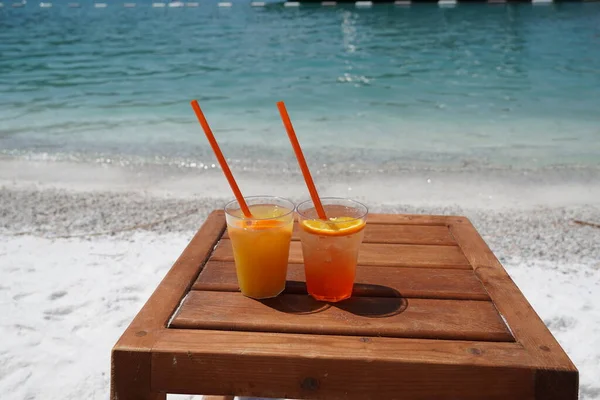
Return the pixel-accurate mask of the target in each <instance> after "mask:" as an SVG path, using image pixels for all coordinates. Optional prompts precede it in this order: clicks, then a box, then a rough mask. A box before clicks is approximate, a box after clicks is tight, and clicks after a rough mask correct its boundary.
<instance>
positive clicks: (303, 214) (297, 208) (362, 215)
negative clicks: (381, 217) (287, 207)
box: [296, 196, 369, 221]
mask: <svg viewBox="0 0 600 400" xmlns="http://www.w3.org/2000/svg"><path fill="white" fill-rule="evenodd" d="M320 199H321V201H323V200H344V201H348V202H350V203H354V204H356V205H357V206H359V207H362V208H364V212H363V213H362V214H360V216H358V217H354V218H352V219H351V220H349V221H356V220H358V219H365V217H366V216H367V215H368V214H369V207H367V206H366V204H363V203H361V202H360V201H358V200H354V199H351V198H349V197H332V196H330V197H321V198H320ZM307 203H312V204H313V206H314V203H313V201H312V199H308V200H304V201H301V202H300V203H298V205H297V206H296V213H298V214H299V215H301V216H302V217H303V218H304V219H310V220H317V219H319V218H311V217H308V216H307V215H306V213H303V212H301V211H300V206H302V205H303V204H307ZM313 208H314V207H313ZM356 208H358V207H356Z"/></svg>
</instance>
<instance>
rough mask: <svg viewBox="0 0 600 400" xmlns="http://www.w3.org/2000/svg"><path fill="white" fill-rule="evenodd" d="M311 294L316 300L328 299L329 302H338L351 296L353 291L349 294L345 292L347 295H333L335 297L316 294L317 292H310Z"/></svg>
mask: <svg viewBox="0 0 600 400" xmlns="http://www.w3.org/2000/svg"><path fill="white" fill-rule="evenodd" d="M309 294H310V295H311V297H312V298H313V299H315V300H318V301H326V302H328V303H337V302H339V301H342V300H346V299H349V298H350V296H352V293H348V294H345V295H342V296H333V297H332V296H319V295H316V294H313V293H309Z"/></svg>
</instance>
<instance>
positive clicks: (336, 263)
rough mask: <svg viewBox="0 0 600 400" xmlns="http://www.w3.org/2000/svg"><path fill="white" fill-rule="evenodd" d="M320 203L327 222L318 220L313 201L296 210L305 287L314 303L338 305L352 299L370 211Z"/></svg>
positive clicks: (347, 203)
mask: <svg viewBox="0 0 600 400" xmlns="http://www.w3.org/2000/svg"><path fill="white" fill-rule="evenodd" d="M321 202H322V203H323V208H324V209H325V214H326V215H327V218H328V219H327V220H322V219H319V217H318V215H317V211H316V209H315V206H314V204H313V202H312V201H311V200H308V201H305V202H303V203H300V204H299V205H298V207H297V212H298V222H299V224H300V241H301V242H302V255H303V258H304V272H305V274H306V287H307V290H308V293H309V294H310V295H311V296H312V297H314V298H315V299H317V300H322V301H329V302H336V301H341V300H344V299H347V298H349V297H350V296H351V295H352V287H353V286H354V278H355V276H356V263H357V261H358V251H359V247H360V244H361V242H362V240H363V236H364V228H365V225H366V222H367V214H368V209H367V207H366V206H365V205H364V204H361V203H359V202H358V201H354V200H350V199H343V198H333V197H329V198H328V197H325V198H322V199H321Z"/></svg>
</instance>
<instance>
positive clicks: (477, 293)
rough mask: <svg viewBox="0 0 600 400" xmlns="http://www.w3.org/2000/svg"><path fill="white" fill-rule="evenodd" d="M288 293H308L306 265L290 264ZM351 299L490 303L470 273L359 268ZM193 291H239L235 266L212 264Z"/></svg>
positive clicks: (205, 269) (209, 263)
mask: <svg viewBox="0 0 600 400" xmlns="http://www.w3.org/2000/svg"><path fill="white" fill-rule="evenodd" d="M287 278H288V280H287V285H286V290H285V293H296V294H306V293H307V292H306V283H305V277H304V265H302V264H289V265H288V274H287ZM355 282H356V283H355V285H354V291H353V292H352V296H369V297H397V296H402V297H406V298H425V299H427V298H429V299H455V300H489V296H488V295H487V292H486V291H485V289H484V288H483V285H482V284H481V282H479V279H477V277H476V276H475V274H474V273H473V271H471V270H460V269H437V268H425V269H424V268H408V267H403V268H389V267H370V266H360V265H359V266H358V267H357V272H356V280H355ZM192 289H193V290H212V291H225V292H237V291H239V286H238V282H237V276H236V271H235V264H234V263H233V262H231V261H209V262H208V263H207V264H206V266H205V267H204V268H203V270H202V272H201V273H200V275H199V276H198V279H197V280H196V282H195V283H194V285H193V286H192Z"/></svg>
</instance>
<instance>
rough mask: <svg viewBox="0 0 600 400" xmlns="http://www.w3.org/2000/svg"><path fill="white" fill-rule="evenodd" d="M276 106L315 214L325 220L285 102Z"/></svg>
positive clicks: (325, 217) (323, 210) (323, 211)
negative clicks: (315, 211)
mask: <svg viewBox="0 0 600 400" xmlns="http://www.w3.org/2000/svg"><path fill="white" fill-rule="evenodd" d="M277 108H278V109H279V114H281V119H282V120H283V125H284V126H285V130H286V131H287V134H288V137H289V138H290V142H292V147H293V148H294V153H296V158H297V159H298V164H300V170H301V171H302V175H303V176H304V180H305V181H306V186H308V192H309V193H310V197H311V199H312V201H313V204H314V205H315V209H316V210H317V215H318V216H319V218H320V219H324V220H326V219H327V216H326V215H325V209H324V208H323V205H322V204H321V199H320V198H319V193H317V188H316V187H315V183H314V182H313V180H312V176H311V175H310V171H309V170H308V165H306V160H305V159H304V154H302V149H301V148H300V143H298V138H297V137H296V132H294V127H293V126H292V121H291V120H290V116H289V115H288V112H287V109H286V108H285V104H284V103H283V101H280V102H279V103H277Z"/></svg>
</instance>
